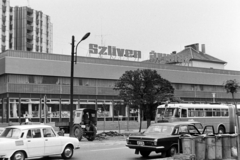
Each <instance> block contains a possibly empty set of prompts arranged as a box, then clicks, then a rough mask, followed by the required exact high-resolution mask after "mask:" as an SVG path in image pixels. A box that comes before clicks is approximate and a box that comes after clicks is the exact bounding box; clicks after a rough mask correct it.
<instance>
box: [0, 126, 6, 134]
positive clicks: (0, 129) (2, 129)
mask: <svg viewBox="0 0 240 160" xmlns="http://www.w3.org/2000/svg"><path fill="white" fill-rule="evenodd" d="M4 129H5V128H2V127H0V135H1V134H2V132H3V131H4Z"/></svg>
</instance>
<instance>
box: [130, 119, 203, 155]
mask: <svg viewBox="0 0 240 160" xmlns="http://www.w3.org/2000/svg"><path fill="white" fill-rule="evenodd" d="M183 134H189V135H200V134H201V133H200V131H199V130H198V129H197V128H196V126H195V125H194V124H192V122H173V123H155V124H152V125H151V126H149V127H148V129H147V130H146V131H145V132H144V133H142V134H141V135H135V136H129V137H128V138H127V145H126V146H127V147H129V148H130V149H135V153H136V154H139V152H140V154H141V155H142V156H143V157H148V156H149V154H150V153H151V152H153V151H154V152H156V153H161V156H162V157H165V156H168V157H172V156H173V155H175V154H176V153H177V152H178V149H179V148H180V147H179V146H180V145H179V143H180V141H179V137H180V136H181V135H183Z"/></svg>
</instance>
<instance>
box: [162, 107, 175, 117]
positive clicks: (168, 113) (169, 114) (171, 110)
mask: <svg viewBox="0 0 240 160" xmlns="http://www.w3.org/2000/svg"><path fill="white" fill-rule="evenodd" d="M175 109H176V108H166V111H165V113H164V117H172V116H173V115H174V111H175Z"/></svg>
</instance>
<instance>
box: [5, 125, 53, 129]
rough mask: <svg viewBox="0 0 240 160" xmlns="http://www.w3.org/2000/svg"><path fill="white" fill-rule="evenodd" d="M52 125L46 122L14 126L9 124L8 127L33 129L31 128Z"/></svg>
mask: <svg viewBox="0 0 240 160" xmlns="http://www.w3.org/2000/svg"><path fill="white" fill-rule="evenodd" d="M49 127H51V128H52V126H49V125H45V124H33V125H32V124H30V125H12V126H8V127H6V128H18V129H21V130H23V129H31V128H49Z"/></svg>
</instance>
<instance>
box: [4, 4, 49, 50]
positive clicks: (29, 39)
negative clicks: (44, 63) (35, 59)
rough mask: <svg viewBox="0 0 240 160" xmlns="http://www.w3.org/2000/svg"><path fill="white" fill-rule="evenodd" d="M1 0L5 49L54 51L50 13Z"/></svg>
mask: <svg viewBox="0 0 240 160" xmlns="http://www.w3.org/2000/svg"><path fill="white" fill-rule="evenodd" d="M9 1H10V0H0V17H1V19H0V26H1V31H0V32H1V33H0V34H1V37H0V38H1V41H0V42H1V45H0V52H3V51H5V50H22V51H30V52H42V53H52V50H53V46H52V43H53V42H52V23H51V21H50V17H49V16H48V15H45V14H43V13H42V12H41V11H37V10H34V9H32V8H29V7H18V6H15V7H12V6H10V4H9Z"/></svg>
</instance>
